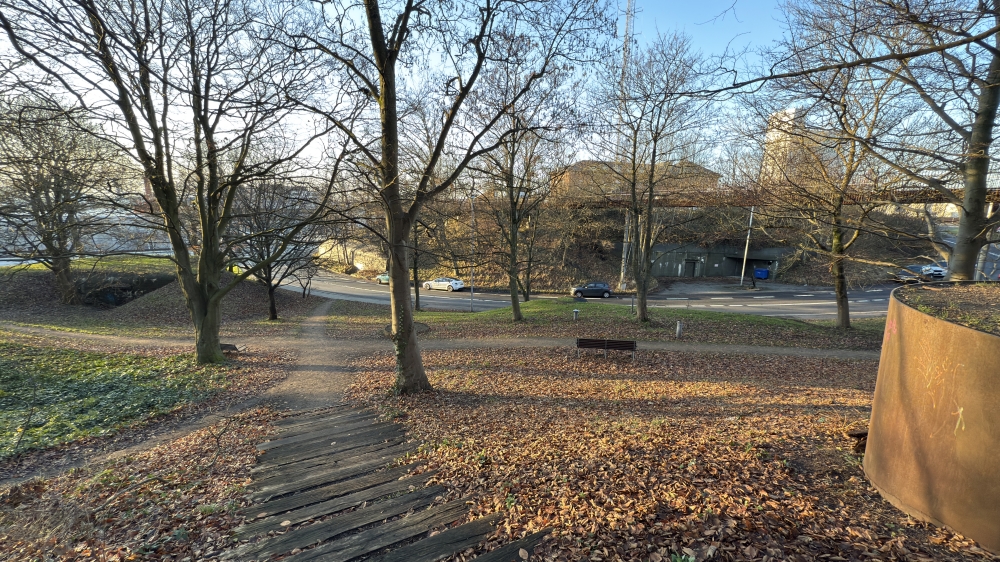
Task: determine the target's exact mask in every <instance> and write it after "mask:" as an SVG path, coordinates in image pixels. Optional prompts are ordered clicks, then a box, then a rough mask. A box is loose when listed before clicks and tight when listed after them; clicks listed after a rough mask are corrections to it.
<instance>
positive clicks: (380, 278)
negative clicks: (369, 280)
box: [375, 272, 389, 285]
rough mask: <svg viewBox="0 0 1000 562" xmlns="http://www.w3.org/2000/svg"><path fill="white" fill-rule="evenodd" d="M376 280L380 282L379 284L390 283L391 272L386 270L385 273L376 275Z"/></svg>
mask: <svg viewBox="0 0 1000 562" xmlns="http://www.w3.org/2000/svg"><path fill="white" fill-rule="evenodd" d="M375 282H376V283H378V284H379V285H388V284H389V272H385V273H383V274H381V275H378V276H376V277H375Z"/></svg>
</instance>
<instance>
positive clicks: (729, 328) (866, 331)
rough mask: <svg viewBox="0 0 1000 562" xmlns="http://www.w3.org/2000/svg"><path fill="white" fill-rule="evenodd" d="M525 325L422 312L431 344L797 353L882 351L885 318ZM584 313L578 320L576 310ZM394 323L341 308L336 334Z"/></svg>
mask: <svg viewBox="0 0 1000 562" xmlns="http://www.w3.org/2000/svg"><path fill="white" fill-rule="evenodd" d="M521 309H522V311H523V313H524V316H525V320H524V321H523V322H514V321H513V320H511V318H510V311H509V310H506V309H500V310H492V311H488V312H477V313H468V312H422V311H418V312H417V313H416V321H417V322H422V323H424V324H426V325H427V326H428V327H429V328H430V331H429V332H427V333H426V334H423V335H422V336H421V337H423V338H516V337H578V336H579V337H593V338H617V339H636V340H640V341H665V340H674V339H675V334H676V327H677V321H678V320H679V321H681V322H683V323H684V336H683V339H684V340H685V341H691V342H699V343H726V344H742V345H762V346H771V345H775V346H795V347H812V348H833V349H876V350H877V349H879V348H880V346H881V343H882V330H883V328H884V325H885V319H884V318H867V319H864V320H857V321H855V322H854V329H852V330H848V331H846V332H844V331H841V330H837V329H836V328H834V327H833V325H832V323H829V322H803V321H800V320H789V319H785V318H775V317H770V316H754V315H750V314H732V313H724V312H705V311H698V310H688V309H676V308H672V309H660V308H651V309H650V316H651V317H652V321H651V322H650V323H649V324H648V325H645V326H642V325H639V323H638V322H636V321H635V317H634V316H632V315H631V314H630V312H629V308H628V307H625V306H620V305H613V304H605V303H599V302H589V301H588V302H577V301H574V300H573V299H571V298H560V299H555V300H553V299H538V300H534V301H530V302H526V303H523V304H522V305H521ZM574 309H577V310H579V311H580V317H579V320H577V321H575V322H574V321H573V310H574ZM388 323H389V307H388V306H387V305H377V304H368V303H357V302H351V301H335V302H334V305H333V308H332V309H331V313H330V320H329V333H330V335H331V336H332V337H335V338H342V339H374V338H382V337H385V335H384V332H383V330H384V328H385V326H386V325H387V324H388Z"/></svg>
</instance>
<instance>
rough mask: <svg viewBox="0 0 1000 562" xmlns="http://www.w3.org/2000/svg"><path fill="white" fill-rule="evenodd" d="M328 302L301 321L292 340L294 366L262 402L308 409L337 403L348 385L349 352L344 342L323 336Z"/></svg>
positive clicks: (331, 302) (330, 301)
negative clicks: (296, 360) (295, 357)
mask: <svg viewBox="0 0 1000 562" xmlns="http://www.w3.org/2000/svg"><path fill="white" fill-rule="evenodd" d="M332 305H333V301H332V300H328V301H326V302H325V303H323V304H321V305H320V306H318V307H316V308H315V309H313V311H312V312H310V313H309V316H307V317H306V318H305V319H303V320H302V329H301V331H300V333H299V337H298V338H296V340H295V341H294V346H295V350H296V355H297V357H298V362H297V365H296V367H295V369H293V370H292V372H291V373H289V375H288V378H286V379H285V380H284V381H283V382H282V383H280V384H278V385H277V386H275V387H273V388H271V389H270V390H268V391H267V393H266V394H264V396H262V397H261V398H262V399H263V400H264V401H266V402H269V403H271V404H273V405H274V406H275V407H277V408H279V409H283V410H312V409H316V408H326V407H329V406H333V405H334V404H337V403H339V402H340V400H341V397H342V396H343V394H344V390H346V389H347V385H349V384H351V373H350V369H349V368H348V367H347V362H348V358H349V356H350V355H351V353H350V351H349V350H348V349H347V347H348V346H345V345H344V342H338V341H334V340H331V339H330V338H329V337H328V336H327V335H326V316H327V314H328V313H329V312H330V306H332Z"/></svg>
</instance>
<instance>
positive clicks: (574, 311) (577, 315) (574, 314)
mask: <svg viewBox="0 0 1000 562" xmlns="http://www.w3.org/2000/svg"><path fill="white" fill-rule="evenodd" d="M579 317H580V309H579V308H574V309H573V320H576V319H577V318H579Z"/></svg>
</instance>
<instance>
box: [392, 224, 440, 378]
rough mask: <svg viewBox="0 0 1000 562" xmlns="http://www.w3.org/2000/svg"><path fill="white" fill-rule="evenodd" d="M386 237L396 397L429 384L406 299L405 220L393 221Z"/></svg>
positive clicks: (406, 245) (408, 289)
mask: <svg viewBox="0 0 1000 562" xmlns="http://www.w3.org/2000/svg"><path fill="white" fill-rule="evenodd" d="M393 226H394V227H393V228H390V235H389V256H390V259H389V295H390V298H391V302H390V307H391V310H392V343H393V347H394V348H395V352H396V385H395V388H394V391H395V393H396V394H412V393H415V392H420V391H422V390H430V389H431V384H430V382H429V381H428V380H427V374H426V373H425V372H424V363H423V360H422V359H421V357H420V348H419V347H418V345H417V331H416V330H415V329H414V326H413V308H412V306H411V305H412V302H411V300H410V279H409V275H408V268H407V267H406V266H407V263H406V257H407V254H408V253H409V244H407V242H408V241H407V239H406V238H407V235H408V234H409V231H410V228H409V226H410V225H409V221H408V220H406V219H396V220H394V221H393Z"/></svg>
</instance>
